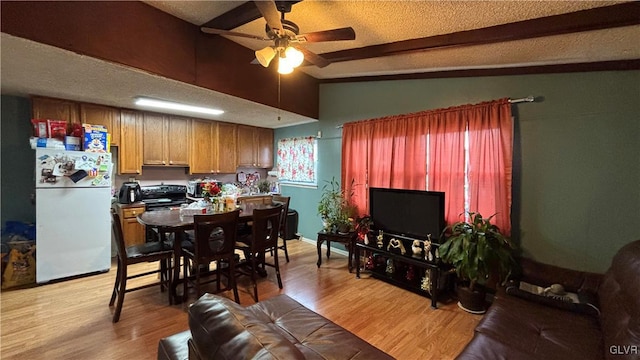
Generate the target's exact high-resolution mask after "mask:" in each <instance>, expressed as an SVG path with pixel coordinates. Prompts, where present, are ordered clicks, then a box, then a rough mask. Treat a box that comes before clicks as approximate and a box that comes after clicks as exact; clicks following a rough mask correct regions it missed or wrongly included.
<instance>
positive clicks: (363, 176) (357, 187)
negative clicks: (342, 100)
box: [341, 122, 371, 216]
mask: <svg viewBox="0 0 640 360" xmlns="http://www.w3.org/2000/svg"><path fill="white" fill-rule="evenodd" d="M370 125H371V124H370V123H366V122H365V123H350V124H344V126H343V128H342V174H341V184H343V187H344V189H345V191H347V193H349V192H353V197H352V198H351V201H352V203H353V204H354V205H356V207H357V209H358V213H359V215H360V216H362V215H365V214H367V213H368V211H369V189H368V187H367V182H368V181H367V175H368V171H369V170H368V169H369V164H368V162H369V147H370V140H371V126H370ZM352 180H353V184H354V186H353V188H351V184H352Z"/></svg>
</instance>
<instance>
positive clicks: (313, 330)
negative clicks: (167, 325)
mask: <svg viewBox="0 0 640 360" xmlns="http://www.w3.org/2000/svg"><path fill="white" fill-rule="evenodd" d="M189 327H190V328H191V332H192V339H191V340H190V341H189V354H190V359H191V358H194V359H214V358H215V359H231V358H233V359H336V360H340V359H344V360H360V359H393V358H392V357H390V356H389V355H387V354H385V353H384V352H382V351H381V350H379V349H378V348H376V347H375V346H373V345H371V344H369V343H367V342H366V341H364V340H362V339H360V338H359V337H357V336H356V335H354V334H352V333H350V332H349V331H347V330H346V329H344V328H342V327H340V326H338V325H336V324H334V323H333V322H331V321H330V320H328V319H326V318H324V317H322V316H320V315H318V314H316V313H315V312H313V311H311V310H309V309H307V308H306V307H304V306H303V305H301V304H300V303H298V302H297V301H295V300H293V299H292V298H290V297H288V296H287V295H279V296H276V297H273V298H270V299H267V300H263V301H260V302H258V303H256V304H253V305H250V306H248V307H242V306H240V305H238V304H236V303H234V302H232V301H231V300H229V299H227V298H224V297H221V296H216V295H210V294H205V295H203V296H202V297H201V298H200V299H198V300H197V301H196V302H195V303H193V305H191V307H190V308H189Z"/></svg>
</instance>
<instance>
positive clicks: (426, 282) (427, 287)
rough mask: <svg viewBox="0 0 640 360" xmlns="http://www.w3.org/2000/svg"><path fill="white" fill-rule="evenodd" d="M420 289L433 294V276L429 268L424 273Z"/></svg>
mask: <svg viewBox="0 0 640 360" xmlns="http://www.w3.org/2000/svg"><path fill="white" fill-rule="evenodd" d="M420 289H421V290H423V291H426V292H428V293H429V294H431V276H430V273H429V270H427V271H426V272H425V273H424V277H423V278H422V283H420Z"/></svg>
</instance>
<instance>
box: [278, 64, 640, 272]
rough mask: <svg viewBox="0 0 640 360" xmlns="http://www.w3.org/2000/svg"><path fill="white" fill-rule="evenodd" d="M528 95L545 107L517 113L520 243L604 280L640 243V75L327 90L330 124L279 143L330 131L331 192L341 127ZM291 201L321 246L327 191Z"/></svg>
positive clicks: (323, 109)
mask: <svg viewBox="0 0 640 360" xmlns="http://www.w3.org/2000/svg"><path fill="white" fill-rule="evenodd" d="M527 95H534V96H536V97H543V99H542V101H541V102H536V103H525V104H520V105H517V106H514V108H513V110H514V115H515V117H516V123H515V144H514V189H513V192H514V194H513V201H514V203H513V212H514V214H513V227H514V236H513V237H514V240H516V241H517V242H518V243H520V244H521V246H522V249H523V253H524V255H525V256H527V257H531V258H534V259H536V260H539V261H542V262H546V263H551V264H556V265H561V266H565V267H569V268H574V269H581V270H587V271H595V272H603V271H605V270H606V269H607V268H608V266H609V264H610V262H611V258H612V256H613V254H615V252H616V251H617V250H618V249H619V248H620V247H621V246H622V245H624V244H626V243H628V242H630V241H633V240H637V239H640V227H639V226H637V224H638V223H640V115H639V114H640V71H621V72H591V73H571V74H549V75H522V76H503V77H478V78H456V79H426V80H406V81H384V82H364V83H345V84H325V85H322V86H321V91H320V121H319V122H317V123H311V124H305V125H300V126H295V127H289V128H282V129H277V130H276V132H275V139H276V141H277V140H278V139H280V138H284V137H291V136H304V135H315V134H317V132H318V131H322V138H321V139H320V140H319V142H318V152H319V162H320V166H319V171H318V173H319V178H320V185H322V182H323V181H324V180H329V179H331V177H332V176H335V177H336V178H339V177H340V166H341V164H340V149H341V138H340V134H341V131H340V129H337V128H336V125H339V124H342V123H344V122H349V121H356V120H364V119H370V118H374V117H380V116H385V115H393V114H402V113H409V112H414V111H420V110H426V109H437V108H445V107H449V106H456V105H462V104H469V103H478V102H481V101H487V100H492V99H498V98H502V97H511V98H520V97H525V96H527ZM320 187H321V186H320ZM282 192H283V193H284V194H285V195H289V196H291V197H292V199H291V207H292V208H295V209H296V210H298V212H299V215H300V221H299V226H298V230H299V232H301V233H302V235H303V236H305V237H307V238H311V239H315V233H316V232H317V231H318V230H319V229H320V227H321V222H320V219H319V218H318V216H317V214H316V204H317V202H318V199H319V197H320V189H304V188H292V187H283V189H282Z"/></svg>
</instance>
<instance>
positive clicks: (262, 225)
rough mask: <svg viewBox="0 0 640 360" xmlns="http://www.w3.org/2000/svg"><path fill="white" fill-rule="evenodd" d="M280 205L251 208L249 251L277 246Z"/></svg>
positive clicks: (254, 251)
mask: <svg viewBox="0 0 640 360" xmlns="http://www.w3.org/2000/svg"><path fill="white" fill-rule="evenodd" d="M281 214H282V205H276V206H274V207H272V208H268V209H255V210H253V226H252V227H251V228H252V235H253V236H252V239H251V252H253V253H256V252H259V251H263V250H267V249H272V248H277V246H278V231H279V230H280V216H281Z"/></svg>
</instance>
